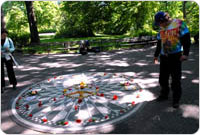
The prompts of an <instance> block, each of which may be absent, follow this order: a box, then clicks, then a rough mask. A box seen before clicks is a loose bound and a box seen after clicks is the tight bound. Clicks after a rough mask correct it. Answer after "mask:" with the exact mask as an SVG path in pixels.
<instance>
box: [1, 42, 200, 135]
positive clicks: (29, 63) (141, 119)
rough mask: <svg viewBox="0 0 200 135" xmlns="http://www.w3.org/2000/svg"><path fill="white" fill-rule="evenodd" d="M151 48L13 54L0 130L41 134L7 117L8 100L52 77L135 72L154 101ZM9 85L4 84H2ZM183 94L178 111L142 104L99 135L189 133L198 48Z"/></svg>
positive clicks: (194, 123) (195, 114) (195, 119)
mask: <svg viewBox="0 0 200 135" xmlns="http://www.w3.org/2000/svg"><path fill="white" fill-rule="evenodd" d="M154 50H155V47H151V48H144V49H130V50H117V51H110V52H101V53H98V54H88V55H85V56H82V55H79V54H57V55H56V54H49V55H23V56H22V55H17V57H16V58H17V60H18V61H19V63H20V64H21V67H20V68H18V69H15V71H16V76H17V80H18V88H17V90H15V91H14V90H12V88H11V86H8V87H6V92H5V93H4V94H2V95H1V129H2V131H3V132H5V133H6V134H42V133H41V132H37V131H33V130H30V129H27V128H24V127H22V126H20V125H18V124H16V123H15V122H14V121H13V120H12V119H11V118H10V117H9V115H8V112H9V111H10V105H11V102H12V101H13V100H14V98H15V97H16V95H17V94H18V93H19V92H20V91H21V90H23V89H24V88H25V87H28V86H30V85H32V84H33V83H37V82H40V81H43V80H45V79H47V78H49V77H52V76H55V75H56V76H58V75H63V74H70V73H79V72H134V73H135V74H136V77H137V78H140V79H143V80H144V81H143V86H144V88H145V89H147V90H149V91H150V92H152V93H153V94H154V95H155V97H156V96H157V95H158V93H159V85H158V76H159V65H155V64H153V54H154ZM7 84H8V81H7ZM182 87H183V95H182V100H181V106H180V108H179V109H173V108H172V107H171V100H172V99H171V95H170V98H169V100H168V101H166V102H162V103H157V102H155V100H150V101H146V104H145V105H144V106H143V107H142V108H141V109H139V110H138V111H137V112H136V113H135V114H134V115H133V116H131V117H128V119H126V120H124V121H122V122H121V123H119V124H118V125H111V126H110V128H109V129H108V130H106V131H99V133H102V132H103V133H112V134H116V133H120V134H192V133H195V132H196V131H197V130H198V128H199V48H198V46H194V45H193V46H192V47H191V53H190V57H189V60H188V61H185V62H184V63H183V80H182Z"/></svg>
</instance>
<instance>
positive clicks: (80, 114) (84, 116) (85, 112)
mask: <svg viewBox="0 0 200 135" xmlns="http://www.w3.org/2000/svg"><path fill="white" fill-rule="evenodd" d="M75 116H76V117H77V118H79V119H81V120H87V119H89V118H90V115H89V114H88V110H80V111H78V113H77V114H76V115H75Z"/></svg>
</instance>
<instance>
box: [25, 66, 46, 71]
mask: <svg viewBox="0 0 200 135" xmlns="http://www.w3.org/2000/svg"><path fill="white" fill-rule="evenodd" d="M45 69H46V68H42V67H29V66H26V68H22V69H21V71H31V70H38V71H41V70H45Z"/></svg>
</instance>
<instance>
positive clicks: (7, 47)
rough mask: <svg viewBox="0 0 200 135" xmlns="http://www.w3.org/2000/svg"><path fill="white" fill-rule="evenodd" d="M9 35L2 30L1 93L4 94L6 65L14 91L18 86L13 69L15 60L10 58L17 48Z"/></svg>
mask: <svg viewBox="0 0 200 135" xmlns="http://www.w3.org/2000/svg"><path fill="white" fill-rule="evenodd" d="M7 35H8V31H7V30H1V93H3V92H4V88H5V74H4V65H6V68H7V73H8V78H9V82H10V84H12V85H13V89H16V85H17V80H16V77H15V72H14V69H13V60H12V58H11V56H10V53H12V52H14V50H15V47H14V45H13V41H12V40H11V39H10V38H8V37H7Z"/></svg>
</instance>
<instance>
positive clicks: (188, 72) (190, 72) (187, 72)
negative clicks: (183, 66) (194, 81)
mask: <svg viewBox="0 0 200 135" xmlns="http://www.w3.org/2000/svg"><path fill="white" fill-rule="evenodd" d="M182 73H186V74H192V71H188V70H183V71H182Z"/></svg>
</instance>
